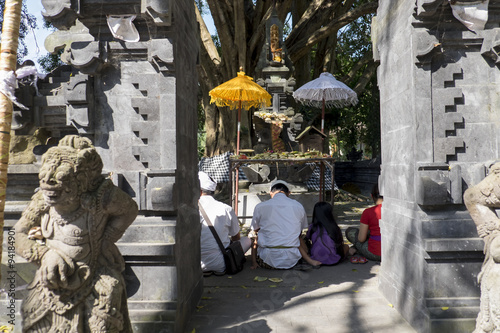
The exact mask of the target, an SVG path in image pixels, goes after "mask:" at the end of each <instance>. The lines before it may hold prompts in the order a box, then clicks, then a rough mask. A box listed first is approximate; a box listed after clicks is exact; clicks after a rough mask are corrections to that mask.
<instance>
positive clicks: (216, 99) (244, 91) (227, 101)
mask: <svg viewBox="0 0 500 333" xmlns="http://www.w3.org/2000/svg"><path fill="white" fill-rule="evenodd" d="M208 94H209V95H210V97H211V99H210V103H215V105H217V106H229V108H230V109H231V110H234V109H236V108H238V138H237V141H236V155H239V153H240V126H241V109H242V108H243V109H245V110H248V109H250V108H251V107H256V108H258V107H261V106H271V95H270V94H269V93H268V92H267V91H266V90H265V89H264V88H262V87H261V86H259V85H258V84H257V83H255V82H254V81H253V79H252V78H251V77H250V76H247V75H245V72H243V68H242V67H240V71H239V72H238V76H237V77H235V78H233V79H231V80H229V81H226V82H224V83H222V84H221V85H219V86H217V87H215V88H214V89H212V90H210V92H209V93H208Z"/></svg>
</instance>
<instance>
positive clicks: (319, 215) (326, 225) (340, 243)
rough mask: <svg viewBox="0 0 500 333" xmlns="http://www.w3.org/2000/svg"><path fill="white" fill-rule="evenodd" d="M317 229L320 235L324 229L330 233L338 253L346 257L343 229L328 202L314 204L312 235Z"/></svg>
mask: <svg viewBox="0 0 500 333" xmlns="http://www.w3.org/2000/svg"><path fill="white" fill-rule="evenodd" d="M317 229H319V231H320V235H321V234H322V233H323V232H324V231H326V232H327V233H328V236H330V238H331V239H332V240H333V241H334V242H335V246H336V247H337V254H339V255H340V256H341V257H344V256H345V253H344V238H343V237H342V231H341V230H340V228H339V226H338V224H337V222H336V221H335V218H334V217H333V207H332V205H331V204H329V203H328V202H324V201H321V202H318V203H316V205H314V210H313V217H312V226H311V235H312V234H313V233H314V232H315V231H316V230H317Z"/></svg>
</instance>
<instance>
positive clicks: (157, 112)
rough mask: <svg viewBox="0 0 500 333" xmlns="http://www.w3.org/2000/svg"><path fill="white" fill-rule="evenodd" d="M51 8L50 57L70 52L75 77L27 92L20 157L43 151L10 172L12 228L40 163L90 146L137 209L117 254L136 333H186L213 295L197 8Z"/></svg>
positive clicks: (88, 3)
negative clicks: (200, 134)
mask: <svg viewBox="0 0 500 333" xmlns="http://www.w3.org/2000/svg"><path fill="white" fill-rule="evenodd" d="M42 4H43V6H44V9H45V11H44V13H43V15H44V16H45V17H46V19H48V20H49V21H50V22H52V23H53V24H54V26H56V27H57V28H58V29H59V30H58V31H56V32H54V33H53V34H52V35H50V36H49V37H48V38H47V40H46V42H45V45H46V48H47V49H48V50H50V51H57V50H61V49H62V50H63V53H62V56H61V59H62V60H63V61H64V62H66V63H67V64H68V65H67V66H62V67H60V68H58V69H57V70H55V71H54V72H52V73H50V74H49V75H48V76H47V77H46V78H45V79H43V80H41V81H39V82H38V85H37V88H38V90H37V91H36V89H32V88H30V87H27V88H25V89H23V90H22V95H23V96H22V97H21V98H19V99H20V102H21V103H23V104H24V105H27V106H28V107H29V112H24V111H22V112H20V111H18V112H17V116H16V123H15V125H16V126H15V128H14V129H16V131H15V133H16V135H17V136H18V137H19V138H21V139H19V140H18V142H19V144H18V145H19V146H22V144H21V143H22V142H23V141H22V140H24V139H26V140H28V141H29V139H28V138H30V137H33V138H35V139H33V140H31V141H30V142H31V143H30V144H32V145H36V144H37V145H38V146H37V147H36V149H35V150H34V151H35V158H34V159H32V160H31V161H30V162H29V164H22V165H21V164H17V165H10V166H9V188H8V191H9V192H8V194H7V195H8V202H7V205H6V217H5V223H6V227H7V228H10V227H12V225H13V224H14V222H15V221H16V220H18V219H19V216H20V213H21V211H22V209H23V208H24V207H25V205H23V204H22V203H23V202H24V203H25V202H27V199H28V198H26V193H29V195H28V196H31V194H32V193H33V190H34V189H35V187H36V186H37V184H36V174H37V173H38V168H39V162H37V158H36V157H37V156H38V157H39V156H40V155H41V154H43V152H44V151H46V150H47V148H48V146H46V145H47V144H48V145H49V146H50V145H52V144H55V143H57V141H58V140H59V139H61V138H62V137H63V136H64V135H67V134H78V135H81V136H85V137H88V138H90V139H91V140H92V142H93V143H94V145H95V147H96V150H97V152H98V153H99V154H100V156H101V157H102V161H103V164H104V167H103V172H104V173H106V174H108V175H109V176H110V178H111V179H112V181H113V183H114V184H115V185H116V186H118V187H119V188H120V189H122V190H123V191H124V192H126V193H127V194H129V195H130V196H131V197H132V198H133V199H134V200H135V202H136V203H137V205H138V209H139V214H138V217H137V219H136V220H135V221H134V223H133V224H132V225H131V226H130V227H129V228H128V230H127V231H126V232H125V234H124V235H123V237H122V238H121V239H120V241H118V243H117V245H118V248H119V250H120V252H121V253H122V254H123V257H124V259H125V263H126V270H125V274H124V277H125V282H126V285H127V295H128V308H129V313H130V320H131V323H132V328H133V330H134V332H183V329H184V326H185V324H186V322H187V320H188V318H189V316H190V313H191V312H192V311H193V310H194V309H195V306H196V304H197V302H198V300H199V298H200V297H201V293H202V288H203V286H202V274H201V269H200V267H199V264H198V263H199V260H200V250H199V215H198V208H197V204H196V202H197V198H198V196H199V191H198V187H199V185H198V178H197V176H196V175H197V164H198V158H197V143H196V137H197V136H196V132H197V111H196V110H197V107H196V98H193V95H192V91H193V87H196V86H197V75H196V67H195V66H196V59H197V54H198V40H197V29H196V21H195V17H194V3H193V2H189V1H181V0H125V1H93V0H79V1H70V0H60V1H52V0H42ZM19 93H20V92H19V91H18V94H19ZM41 129H43V131H45V132H43V133H45V135H41V134H40V133H42V132H39V130H41ZM35 130H37V131H35ZM34 133H38V134H37V136H33V134H34ZM47 133H48V134H47ZM23 138H24V139H23ZM47 138H50V140H49V141H47ZM178 147H182V150H180V149H178ZM33 161H34V162H33ZM181 263H182V265H181ZM187 263H192V265H189V264H187Z"/></svg>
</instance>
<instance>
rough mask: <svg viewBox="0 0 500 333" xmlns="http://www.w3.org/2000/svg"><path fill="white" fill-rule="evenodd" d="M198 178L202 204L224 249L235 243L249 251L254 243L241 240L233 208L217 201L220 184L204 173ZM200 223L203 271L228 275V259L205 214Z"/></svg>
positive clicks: (206, 274)
mask: <svg viewBox="0 0 500 333" xmlns="http://www.w3.org/2000/svg"><path fill="white" fill-rule="evenodd" d="M198 178H199V180H200V190H201V191H200V201H199V203H200V205H201V206H202V207H203V209H204V210H205V213H206V214H207V217H208V219H210V222H211V223H212V225H213V226H214V228H215V231H216V232H217V235H219V238H220V240H221V242H222V245H223V246H224V248H226V247H228V246H229V244H230V242H231V241H237V240H239V241H240V242H241V246H242V248H243V251H244V252H246V251H248V249H249V248H250V244H251V241H250V239H249V238H248V237H240V225H239V223H238V218H237V217H236V214H235V213H234V210H233V208H231V206H228V205H226V204H225V203H222V202H220V201H217V200H215V199H214V198H213V194H214V192H215V188H216V186H217V183H215V182H214V181H213V179H212V178H210V176H209V175H207V174H206V173H205V172H203V171H200V172H199V173H198ZM200 223H201V235H200V247H201V269H202V271H203V275H204V276H210V275H212V274H216V275H224V274H225V271H226V265H225V263H224V256H223V255H222V252H221V250H220V248H219V245H218V244H217V241H216V240H215V238H214V235H213V234H212V232H211V231H210V229H209V227H208V224H207V221H205V218H204V217H203V215H202V214H201V212H200ZM229 237H231V239H230V238H229Z"/></svg>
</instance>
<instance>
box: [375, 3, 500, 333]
mask: <svg viewBox="0 0 500 333" xmlns="http://www.w3.org/2000/svg"><path fill="white" fill-rule="evenodd" d="M499 5H500V2H498V1H490V4H489V18H490V19H489V21H488V23H487V25H486V27H485V29H484V30H477V31H476V32H472V31H469V30H468V29H467V28H466V27H465V26H464V25H463V24H462V23H460V22H459V21H458V20H457V19H456V18H455V17H454V15H453V12H452V9H451V7H450V4H449V2H447V1H446V2H443V1H424V0H422V1H421V0H418V1H416V3H415V2H408V1H396V2H394V1H385V0H383V1H381V2H380V5H379V8H378V12H377V16H376V17H375V18H374V20H373V40H374V55H375V58H376V59H377V60H379V61H380V67H379V69H378V83H379V87H380V99H381V125H382V131H381V133H382V167H381V170H382V174H381V178H380V185H381V186H380V187H381V192H382V194H383V196H384V203H383V206H382V220H381V222H380V226H381V232H382V235H383V236H382V252H383V253H382V258H383V259H382V267H381V274H380V288H381V290H382V292H383V293H384V295H385V296H386V297H387V298H388V300H389V301H390V303H392V304H394V306H395V307H396V308H397V309H398V311H399V312H401V314H402V315H403V316H404V317H405V318H406V319H407V320H408V321H409V322H410V323H411V324H412V325H413V326H414V327H415V328H417V329H418V331H420V332H471V331H472V330H473V329H474V325H475V318H476V316H477V313H478V310H479V287H478V283H477V275H478V273H479V271H480V269H481V264H482V261H483V254H482V250H483V241H482V240H481V239H480V238H479V237H478V234H477V231H476V227H475V225H474V223H473V221H472V220H471V218H470V215H469V214H468V212H467V211H466V209H465V207H464V205H463V200H462V195H463V192H464V190H465V189H466V188H467V187H469V186H471V185H474V184H477V183H478V182H479V181H480V180H481V179H482V178H484V176H485V170H486V169H485V166H487V165H488V164H489V162H488V161H490V160H494V159H497V158H498V156H499V154H500V150H499V145H498V143H499V136H500V131H499V126H500V121H499V116H498V112H496V109H497V106H498V99H499V88H498V86H499V85H498V83H499V82H500V71H499V68H498V66H497V63H498V61H497V58H498V56H497V53H496V50H497V47H498V40H497V38H496V36H497V34H498V32H499V31H500V30H499V29H498V28H497V26H498V18H499V16H498V14H499V9H500V8H499V7H500V6H499Z"/></svg>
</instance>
